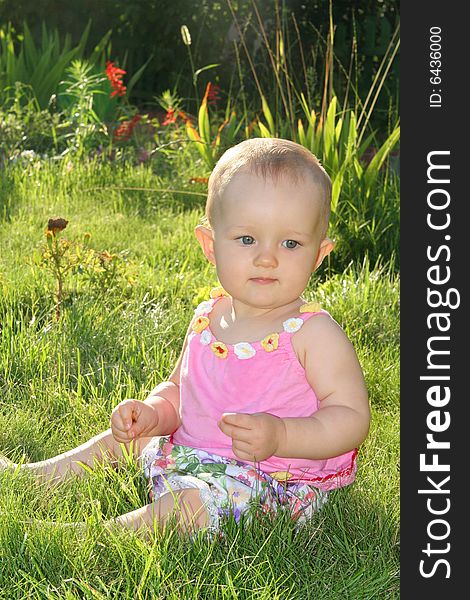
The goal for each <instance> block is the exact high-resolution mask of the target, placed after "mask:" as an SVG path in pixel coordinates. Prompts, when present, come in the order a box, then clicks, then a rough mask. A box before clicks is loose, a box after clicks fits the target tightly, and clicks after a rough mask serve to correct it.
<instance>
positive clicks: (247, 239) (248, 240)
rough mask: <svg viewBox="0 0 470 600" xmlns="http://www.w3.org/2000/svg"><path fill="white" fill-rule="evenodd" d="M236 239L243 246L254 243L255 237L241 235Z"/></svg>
mask: <svg viewBox="0 0 470 600" xmlns="http://www.w3.org/2000/svg"><path fill="white" fill-rule="evenodd" d="M237 239H238V240H240V242H241V243H242V245H243V246H251V244H254V243H255V238H253V237H251V235H242V236H241V237H239V238H237Z"/></svg>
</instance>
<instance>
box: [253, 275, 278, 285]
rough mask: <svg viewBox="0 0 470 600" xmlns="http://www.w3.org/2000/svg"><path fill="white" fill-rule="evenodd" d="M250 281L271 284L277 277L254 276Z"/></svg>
mask: <svg viewBox="0 0 470 600" xmlns="http://www.w3.org/2000/svg"><path fill="white" fill-rule="evenodd" d="M250 281H253V283H258V284H260V285H269V284H270V283H274V282H275V281H277V279H273V278H272V277H252V278H251V279H250Z"/></svg>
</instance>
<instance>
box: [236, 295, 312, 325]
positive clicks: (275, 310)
mask: <svg viewBox="0 0 470 600" xmlns="http://www.w3.org/2000/svg"><path fill="white" fill-rule="evenodd" d="M228 300H229V301H230V303H231V311H230V313H231V318H232V322H233V323H235V322H237V321H239V322H245V321H247V322H248V321H256V322H269V321H271V322H273V323H276V322H278V321H279V320H280V319H282V320H285V318H287V317H289V316H290V315H291V314H293V313H297V312H298V309H299V307H300V306H301V305H302V304H303V301H302V300H301V298H297V299H296V300H294V301H293V302H289V303H288V304H284V305H282V306H274V307H257V306H250V305H248V304H244V303H243V302H240V301H238V300H236V299H235V298H228Z"/></svg>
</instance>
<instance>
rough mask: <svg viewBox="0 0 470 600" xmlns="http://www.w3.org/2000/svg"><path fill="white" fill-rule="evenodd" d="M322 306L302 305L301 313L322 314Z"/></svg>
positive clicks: (316, 304) (314, 303) (315, 304)
mask: <svg viewBox="0 0 470 600" xmlns="http://www.w3.org/2000/svg"><path fill="white" fill-rule="evenodd" d="M320 311H321V306H320V304H319V303H318V302H309V303H308V304H302V306H301V307H300V308H299V312H301V313H310V312H312V313H313V312H320Z"/></svg>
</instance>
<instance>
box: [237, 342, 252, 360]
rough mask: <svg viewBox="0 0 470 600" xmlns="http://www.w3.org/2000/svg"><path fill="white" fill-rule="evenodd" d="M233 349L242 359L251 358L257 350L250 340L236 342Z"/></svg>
mask: <svg viewBox="0 0 470 600" xmlns="http://www.w3.org/2000/svg"><path fill="white" fill-rule="evenodd" d="M233 351H234V352H235V355H236V356H237V357H238V358H239V359H240V360H245V359H247V358H251V357H252V356H254V355H255V354H256V350H255V349H254V348H253V346H252V345H251V344H249V343H248V342H239V343H238V344H235V345H234V346H233Z"/></svg>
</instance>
